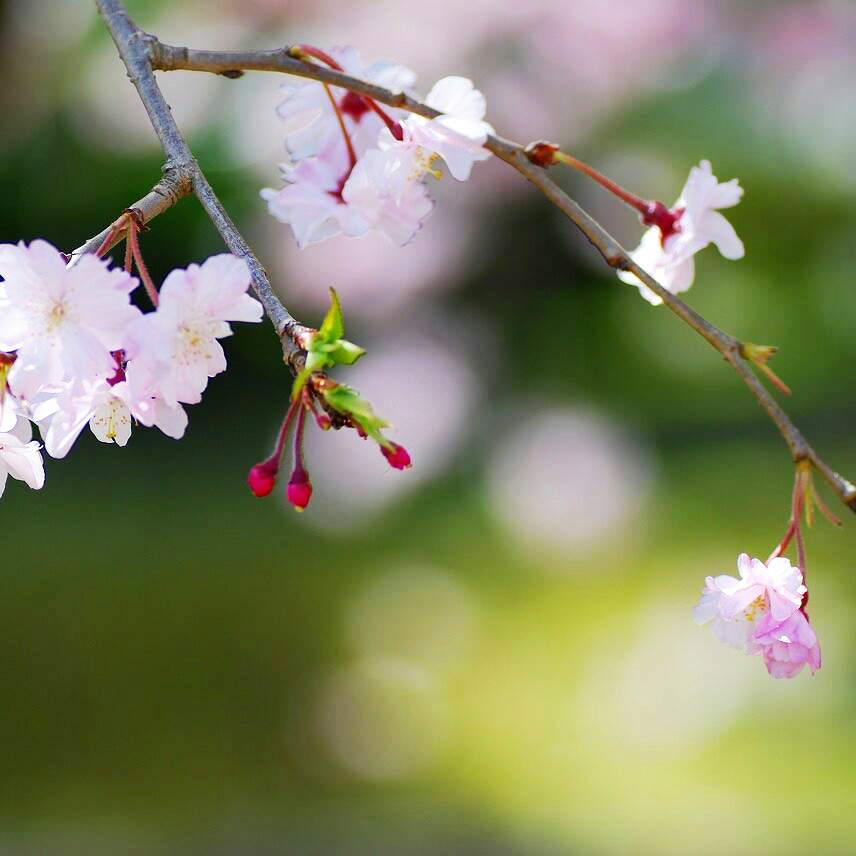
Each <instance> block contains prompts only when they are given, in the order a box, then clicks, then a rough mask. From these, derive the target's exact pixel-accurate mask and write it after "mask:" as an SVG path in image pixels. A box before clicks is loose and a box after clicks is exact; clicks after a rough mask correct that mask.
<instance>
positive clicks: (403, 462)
mask: <svg viewBox="0 0 856 856" xmlns="http://www.w3.org/2000/svg"><path fill="white" fill-rule="evenodd" d="M389 445H390V448H387V447H386V446H381V447H380V450H381V452H382V453H383V456H384V457H385V458H386V459H387V461H389V465H390V466H391V467H395V469H397V470H406V469H407V468H408V467H410V455H408V454H407V449H405V448H404V446H399V445H398V443H390V444H389Z"/></svg>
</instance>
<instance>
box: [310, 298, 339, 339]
mask: <svg viewBox="0 0 856 856" xmlns="http://www.w3.org/2000/svg"><path fill="white" fill-rule="evenodd" d="M344 334H345V318H344V316H343V315H342V304H341V303H339V295H338V294H336V289H335V288H331V289H330V309H329V311H328V312H327V315H326V316H325V318H324V321H323V323H322V324H321V327H320V328H319V329H318V333H317V335H316V336H315V338H316V339H321V340H322V341H321V342H319V344H327V343H332V342H335V341H336V340H337V339H341V338H342V336H343V335H344Z"/></svg>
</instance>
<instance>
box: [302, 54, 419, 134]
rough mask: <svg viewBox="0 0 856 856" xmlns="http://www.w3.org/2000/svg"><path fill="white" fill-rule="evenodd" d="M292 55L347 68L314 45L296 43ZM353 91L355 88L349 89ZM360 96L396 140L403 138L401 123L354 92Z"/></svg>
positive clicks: (339, 67) (340, 69) (328, 91)
mask: <svg viewBox="0 0 856 856" xmlns="http://www.w3.org/2000/svg"><path fill="white" fill-rule="evenodd" d="M289 53H290V54H291V55H292V56H295V57H297V59H305V58H306V57H312V58H313V59H317V60H320V61H321V62H323V63H324V64H325V65H328V66H329V67H330V68H332V69H333V71H339V72H342V73H344V71H345V69H344V68H342V66H341V65H339V63H338V62H336V60H335V59H333V57H331V56H330V54H328V53H327V52H326V51H322V50H321V49H320V48H316V47H313V46H312V45H294V47H292V49H291V50H290V51H289ZM324 88H325V89H327V84H326V83H325V84H324ZM349 91H353V90H349ZM327 93H328V95H329V94H330V90H329V89H327ZM354 94H355V95H356V96H357V97H358V98H362V100H363V102H364V103H365V104H366V106H367V107H368V108H369V109H371V110H373V111H374V112H375V113H377V115H378V116H380V118H381V121H383V123H384V125H386V127H387V128H389V132H390V133H391V134H392V136H393V137H395V139H396V140H401V139H402V136H403V135H402V133H401V125H399V124H398V122H396V121H395V119H393V118H392V117H391V116H390V115H389V114H388V113H387V112H386V111H385V110H384V109H383V108H381V107H380V106H379V105H378V104H377V103H376V102H375V101H374V100H373V99H372V98H369V97H368V96H367V95H360V93H359V92H355V93H354ZM330 99H331V100H332V99H333V96H332V95H330ZM333 107H334V108H336V103H335V101H334V102H333ZM338 112H339V111H338V109H336V113H337V114H338ZM339 121H340V122H341V121H342V119H341V116H340V117H339Z"/></svg>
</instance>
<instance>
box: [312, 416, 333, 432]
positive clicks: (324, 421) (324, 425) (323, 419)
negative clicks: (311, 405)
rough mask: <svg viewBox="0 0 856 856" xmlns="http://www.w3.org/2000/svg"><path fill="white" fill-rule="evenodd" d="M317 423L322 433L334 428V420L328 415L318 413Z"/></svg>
mask: <svg viewBox="0 0 856 856" xmlns="http://www.w3.org/2000/svg"><path fill="white" fill-rule="evenodd" d="M315 422H316V423H317V425H318V427H319V428H320V429H321V430H322V431H329V430H330V429H331V428H332V427H333V420H332V419H330V417H329V416H328V415H327V414H326V413H316V414H315Z"/></svg>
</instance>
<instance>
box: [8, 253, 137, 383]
mask: <svg viewBox="0 0 856 856" xmlns="http://www.w3.org/2000/svg"><path fill="white" fill-rule="evenodd" d="M0 276H2V277H3V279H4V280H5V281H4V283H3V289H2V291H0V350H2V351H16V354H17V359H16V360H15V363H14V364H13V365H12V367H11V369H10V370H9V375H8V382H9V386H10V388H11V390H12V391H13V392H14V393H15V394H16V395H17V396H19V397H21V398H32V397H33V396H34V395H35V394H36V393H37V391H38V389H39V388H40V387H42V386H45V385H48V384H55V383H62V382H64V381H66V380H68V379H72V378H73V379H74V380H75V381H80V380H83V379H89V380H95V379H97V378H106V377H109V376H110V375H111V374H112V373H113V371H114V369H115V364H114V361H113V357H112V355H111V351H115V350H118V349H120V348H121V347H122V346H123V342H124V337H125V334H126V332H127V330H128V327H129V326H130V325H131V324H132V323H133V322H134V321H135V319H137V318H139V316H140V311H139V310H138V309H136V308H135V307H134V306H132V305H131V302H130V298H129V295H130V293H131V291H133V289H134V288H135V287H136V285H137V281H136V280H135V279H133V278H132V277H131V276H129V275H128V274H127V273H125V272H124V271H122V270H111V269H110V268H109V265H108V263H107V262H105V261H102V260H100V259H97V258H95V257H94V256H91V255H87V256H83V257H82V258H81V259H80V261H79V262H78V263H77V264H76V265H74V266H73V267H69V268H67V267H66V263H65V258H64V257H63V255H62V254H61V253H60V252H59V250H57V249H56V248H55V247H53V246H52V245H51V244H49V243H47V242H46V241H41V240H37V241H33V242H32V243H31V244H30V245H29V246H27V245H26V244H24V243H23V242H21V243H20V244H17V245H15V244H2V245H0Z"/></svg>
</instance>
